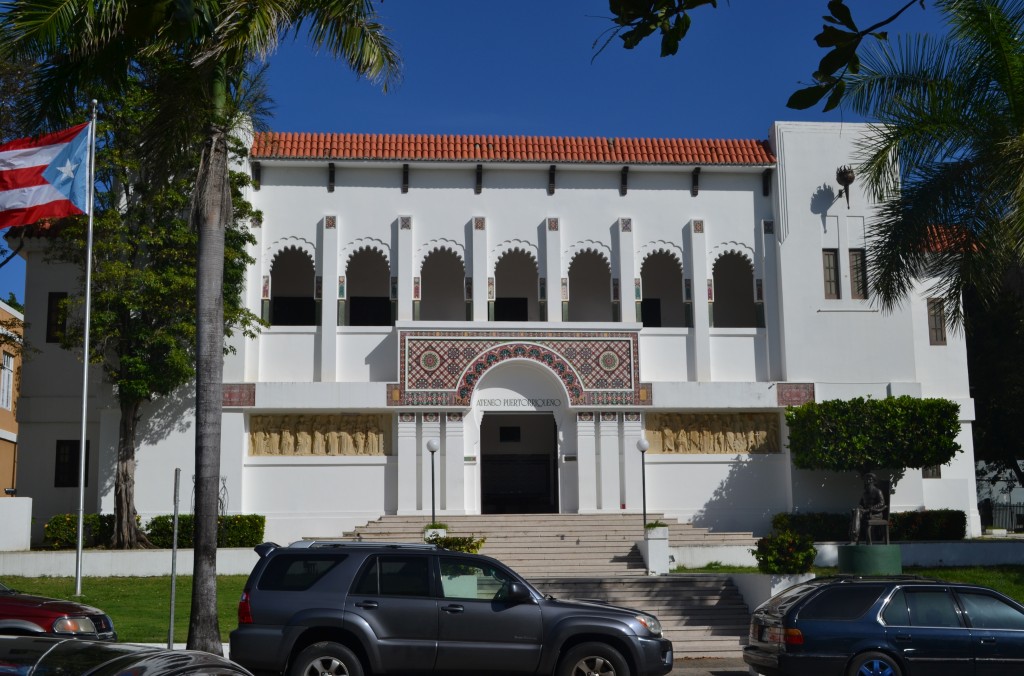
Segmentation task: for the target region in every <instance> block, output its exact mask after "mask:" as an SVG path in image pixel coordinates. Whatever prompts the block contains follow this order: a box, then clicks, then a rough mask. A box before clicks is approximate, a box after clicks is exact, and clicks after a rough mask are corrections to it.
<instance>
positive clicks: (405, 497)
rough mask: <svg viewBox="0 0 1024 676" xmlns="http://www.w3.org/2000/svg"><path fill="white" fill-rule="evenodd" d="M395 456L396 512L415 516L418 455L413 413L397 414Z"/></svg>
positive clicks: (417, 492)
mask: <svg viewBox="0 0 1024 676" xmlns="http://www.w3.org/2000/svg"><path fill="white" fill-rule="evenodd" d="M396 454H397V456H398V457H397V464H398V486H396V489H397V494H398V508H397V511H398V513H399V514H415V513H416V511H417V510H416V505H417V497H418V496H419V490H418V489H417V484H416V477H417V475H418V473H417V471H416V470H417V467H416V461H417V457H418V455H417V453H416V414H415V413H399V414H398V449H397V452H396Z"/></svg>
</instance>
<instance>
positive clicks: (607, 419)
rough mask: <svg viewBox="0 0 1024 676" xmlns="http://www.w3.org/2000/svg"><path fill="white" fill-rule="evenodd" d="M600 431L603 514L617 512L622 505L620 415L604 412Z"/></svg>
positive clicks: (599, 502) (600, 494)
mask: <svg viewBox="0 0 1024 676" xmlns="http://www.w3.org/2000/svg"><path fill="white" fill-rule="evenodd" d="M598 430H599V431H600V436H599V438H598V440H597V448H598V481H599V483H598V485H599V486H600V488H599V493H598V506H599V509H600V510H601V511H602V512H617V511H619V509H620V508H621V504H622V496H621V494H620V490H619V455H620V454H621V449H622V444H621V440H620V439H619V414H618V413H614V412H611V411H603V412H602V413H601V422H600V424H599V425H598Z"/></svg>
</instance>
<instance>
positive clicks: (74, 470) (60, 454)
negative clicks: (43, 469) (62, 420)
mask: <svg viewBox="0 0 1024 676" xmlns="http://www.w3.org/2000/svg"><path fill="white" fill-rule="evenodd" d="M81 455H82V447H81V443H80V442H79V441H78V439H60V440H58V441H57V456H56V458H55V461H54V464H53V487H54V488H77V487H78V460H79V458H80V457H81ZM85 467H86V472H85V485H86V487H88V486H89V472H88V468H89V442H88V441H86V442H85Z"/></svg>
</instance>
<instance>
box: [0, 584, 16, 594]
mask: <svg viewBox="0 0 1024 676" xmlns="http://www.w3.org/2000/svg"><path fill="white" fill-rule="evenodd" d="M13 591H14V590H13V589H11V588H10V587H8V586H7V585H5V584H4V583H3V582H0V594H10V593H12V592H13Z"/></svg>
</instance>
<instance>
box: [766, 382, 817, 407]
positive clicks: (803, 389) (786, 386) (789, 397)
mask: <svg viewBox="0 0 1024 676" xmlns="http://www.w3.org/2000/svg"><path fill="white" fill-rule="evenodd" d="M775 391H776V392H777V393H778V394H777V401H778V404H779V406H799V405H801V404H806V403H808V402H812V401H814V383H777V384H776V386H775Z"/></svg>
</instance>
